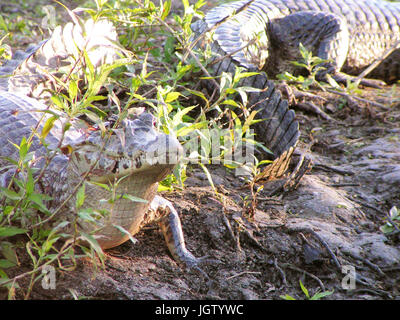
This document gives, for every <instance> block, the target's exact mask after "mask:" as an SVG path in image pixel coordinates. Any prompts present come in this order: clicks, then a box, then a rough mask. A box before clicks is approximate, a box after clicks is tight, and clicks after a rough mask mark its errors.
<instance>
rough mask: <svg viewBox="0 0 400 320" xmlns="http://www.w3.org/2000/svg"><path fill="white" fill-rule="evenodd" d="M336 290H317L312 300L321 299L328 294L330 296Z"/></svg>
mask: <svg viewBox="0 0 400 320" xmlns="http://www.w3.org/2000/svg"><path fill="white" fill-rule="evenodd" d="M333 292H334V290H332V291H324V292H317V293H316V294H314V295H313V296H312V297H311V299H310V300H319V299H321V298H323V297H326V296H330V295H331V294H332V293H333Z"/></svg>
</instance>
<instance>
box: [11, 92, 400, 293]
mask: <svg viewBox="0 0 400 320" xmlns="http://www.w3.org/2000/svg"><path fill="white" fill-rule="evenodd" d="M310 93H312V94H314V95H316V96H319V97H322V98H317V97H315V96H314V97H297V99H296V101H293V103H292V108H293V109H294V110H295V111H296V115H297V118H298V120H299V123H300V129H301V133H302V135H301V143H300V145H299V147H298V149H297V151H296V156H295V157H294V159H293V161H292V162H293V163H292V167H291V169H293V168H294V167H295V166H296V164H297V162H298V161H299V159H300V156H301V155H305V157H306V158H308V159H311V160H312V162H313V167H312V169H311V170H310V171H309V172H308V173H306V174H305V176H304V177H303V178H302V180H301V181H300V184H299V186H298V187H297V189H296V190H290V191H288V192H279V193H278V194H276V195H274V196H271V195H270V193H269V192H270V191H271V190H272V189H274V188H275V186H276V184H277V182H268V183H266V184H265V187H264V189H263V190H262V191H260V193H259V194H258V195H257V198H256V199H257V203H256V210H255V213H254V217H253V218H249V215H248V214H249V207H248V206H247V207H246V206H245V204H244V201H243V199H245V198H246V197H251V192H250V189H249V186H248V184H246V183H245V182H244V181H243V180H241V179H239V178H238V177H236V176H235V175H234V174H233V173H231V172H229V171H228V170H227V169H225V168H224V167H222V166H210V167H209V170H210V172H211V174H212V177H213V180H214V183H215V185H216V187H217V190H218V191H219V192H220V193H221V194H223V195H224V198H225V203H224V205H222V204H221V202H220V201H218V199H217V197H216V195H215V193H214V192H213V190H212V188H211V187H210V185H209V183H208V181H207V178H206V176H205V174H204V173H203V171H202V170H201V169H200V168H198V167H196V166H192V167H191V168H190V170H188V179H187V180H186V188H185V189H184V190H183V191H176V192H174V193H173V194H171V193H165V194H163V195H164V196H165V197H166V198H167V199H169V200H170V201H172V202H173V203H174V205H175V207H176V209H177V210H178V212H179V214H180V217H181V221H182V225H183V231H184V234H185V239H186V244H187V247H188V248H189V250H190V251H191V252H192V253H193V254H194V255H195V256H197V257H201V256H206V255H207V256H209V257H210V258H212V259H214V260H216V261H214V262H213V263H211V264H206V265H203V266H201V268H202V270H204V272H205V273H206V274H207V275H208V278H207V277H205V276H204V275H203V274H202V273H200V272H198V271H197V270H186V269H184V268H182V267H180V266H179V265H177V263H176V262H175V261H174V260H173V259H172V258H171V257H170V255H169V253H168V251H167V247H166V245H165V243H164V240H163V236H162V234H161V233H160V231H159V230H158V228H157V226H156V225H150V226H148V227H146V228H144V229H143V230H142V231H141V232H140V233H139V234H137V235H136V236H135V238H136V239H137V240H138V242H137V243H136V244H135V245H134V244H132V243H131V242H127V243H125V244H123V245H121V246H119V247H117V248H114V249H111V250H107V251H106V260H105V266H104V268H102V267H101V266H99V267H98V268H97V269H94V268H93V265H91V264H90V263H89V262H88V261H87V260H81V261H78V267H77V268H76V269H75V270H74V271H71V272H57V278H56V289H55V290H46V289H43V288H42V286H41V284H40V282H38V283H36V284H35V286H34V289H33V292H32V294H31V296H30V297H31V298H32V299H73V298H86V299H93V298H94V299H252V300H253V299H281V298H280V296H282V295H286V294H288V295H290V296H292V297H294V298H296V299H304V298H305V295H304V293H303V292H302V291H301V289H300V285H299V280H301V281H302V283H303V284H304V286H305V287H306V288H307V289H308V290H309V292H310V294H311V295H313V294H315V293H316V292H318V291H319V292H324V291H328V290H329V291H333V293H332V294H331V295H328V296H326V297H325V298H324V299H362V300H369V299H371V300H374V299H400V233H399V232H397V231H395V232H394V233H393V234H391V235H388V236H385V235H384V234H383V233H382V232H381V231H380V227H381V226H382V225H383V224H384V223H385V222H386V219H387V216H386V215H387V214H388V212H389V210H390V208H392V207H393V206H397V207H398V208H400V89H398V88H395V87H385V88H383V89H363V93H362V94H361V95H360V96H359V97H362V98H363V99H365V100H364V101H360V100H357V99H356V98H354V97H343V96H339V95H337V94H334V93H326V92H325V93H324V92H321V91H310ZM308 102H312V103H313V104H314V105H315V106H317V107H319V108H320V110H323V111H324V112H325V113H324V114H322V115H321V114H316V113H315V112H313V111H306V110H305V106H306V104H307V103H308ZM310 145H311V148H310V149H309V147H310ZM289 173H290V171H289ZM259 185H261V184H259ZM259 185H258V186H259ZM23 262H24V261H23V260H21V263H22V266H21V269H20V270H24V266H23ZM345 270H350V271H354V273H352V272H350V273H349V272H348V271H347V272H345V273H344V272H343V271H345ZM352 275H356V279H355V281H354V283H353V281H352V279H353V278H352ZM353 280H354V279H353ZM27 281H28V279H22V280H21V281H20V282H19V285H20V286H21V287H22V288H24V284H25V282H26V283H27ZM346 285H350V286H351V285H353V286H351V288H350V289H349V288H347V287H346ZM22 291H23V290H22ZM22 291H21V292H19V293H18V292H17V298H18V297H19V298H22V297H23V292H22ZM4 297H5V296H4Z"/></svg>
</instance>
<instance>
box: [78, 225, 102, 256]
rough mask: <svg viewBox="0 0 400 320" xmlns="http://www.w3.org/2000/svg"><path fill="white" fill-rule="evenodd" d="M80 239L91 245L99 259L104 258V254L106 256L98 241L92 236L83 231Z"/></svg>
mask: <svg viewBox="0 0 400 320" xmlns="http://www.w3.org/2000/svg"><path fill="white" fill-rule="evenodd" d="M80 238H82V239H83V240H84V241H86V242H88V243H89V244H90V246H91V247H92V248H93V249H94V251H96V253H97V254H98V256H99V257H103V254H104V253H103V250H102V249H101V247H100V245H99V243H98V242H97V240H96V239H95V238H94V237H93V236H92V235H90V234H88V233H86V232H83V231H81V236H80Z"/></svg>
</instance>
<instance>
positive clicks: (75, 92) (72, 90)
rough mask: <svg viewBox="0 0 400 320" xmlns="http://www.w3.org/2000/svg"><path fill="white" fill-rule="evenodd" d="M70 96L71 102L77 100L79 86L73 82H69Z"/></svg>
mask: <svg viewBox="0 0 400 320" xmlns="http://www.w3.org/2000/svg"><path fill="white" fill-rule="evenodd" d="M68 94H69V97H70V99H71V100H75V99H76V97H77V95H78V84H77V83H76V82H75V81H74V80H73V79H70V80H69V87H68Z"/></svg>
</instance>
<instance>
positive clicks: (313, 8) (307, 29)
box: [195, 0, 400, 83]
mask: <svg viewBox="0 0 400 320" xmlns="http://www.w3.org/2000/svg"><path fill="white" fill-rule="evenodd" d="M195 29H197V30H199V29H201V30H203V32H204V31H205V30H208V31H212V33H213V35H212V38H213V40H214V41H215V42H216V43H217V44H218V46H219V47H220V48H221V49H222V50H223V51H224V52H225V53H226V54H228V55H230V56H231V57H232V59H233V60H234V61H235V62H236V63H238V64H239V65H242V66H244V67H246V68H247V69H258V70H264V71H265V72H266V73H267V74H268V76H270V77H275V76H276V75H277V74H279V73H282V72H283V71H293V72H295V71H298V70H296V67H295V66H294V65H293V64H292V63H290V61H293V60H295V61H298V60H300V52H299V44H300V43H302V44H303V45H304V46H305V47H306V49H308V50H309V51H312V52H313V53H315V54H316V55H317V56H318V57H320V58H322V59H325V60H328V61H329V62H327V63H326V64H324V67H325V68H326V70H325V72H324V73H329V74H332V75H333V76H336V78H337V79H339V80H340V79H341V78H345V79H350V78H349V77H346V74H351V75H358V74H359V73H361V72H362V71H363V70H364V69H365V68H367V67H368V66H369V65H370V64H371V63H373V62H374V61H375V60H377V59H378V58H380V57H382V56H383V55H384V54H385V53H386V52H387V51H389V52H390V51H392V52H391V53H390V54H389V55H388V56H387V57H386V58H385V59H383V61H382V62H381V63H380V64H379V65H378V66H377V67H376V68H374V69H373V70H372V71H371V73H370V74H369V76H370V77H372V78H375V79H382V80H384V81H385V82H387V83H393V82H395V81H397V80H398V79H400V44H399V40H400V3H395V2H387V1H381V0H250V1H249V0H245V1H237V2H232V3H228V4H224V5H221V6H218V7H216V8H213V9H211V10H210V11H209V12H208V13H207V14H206V16H205V18H204V19H203V20H202V21H201V22H198V23H197V25H195ZM390 49H392V50H390ZM219 71H221V70H219ZM341 71H343V72H344V73H345V74H341V73H340V72H341Z"/></svg>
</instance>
